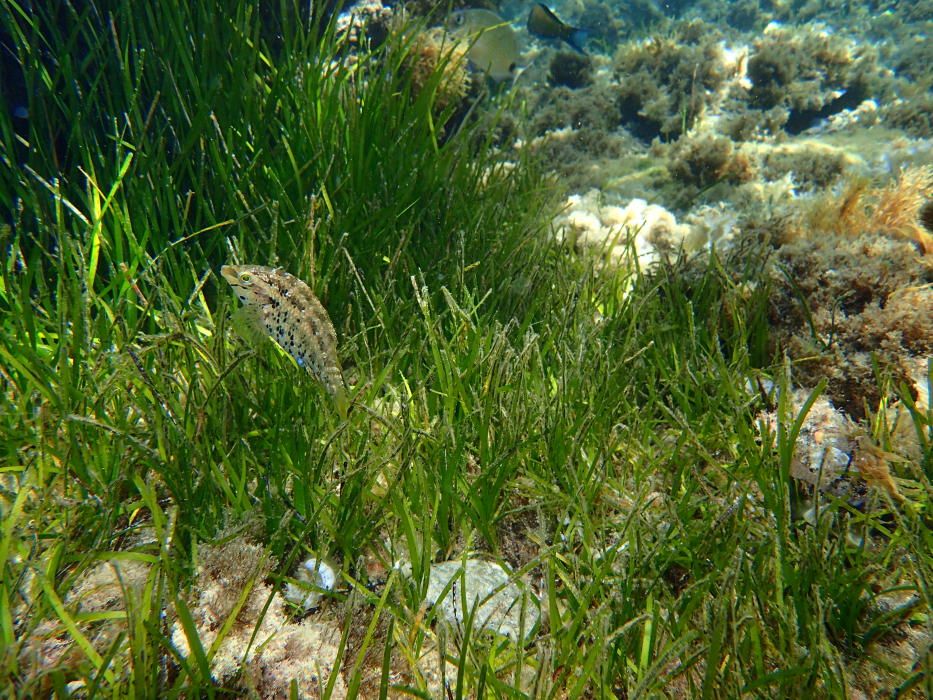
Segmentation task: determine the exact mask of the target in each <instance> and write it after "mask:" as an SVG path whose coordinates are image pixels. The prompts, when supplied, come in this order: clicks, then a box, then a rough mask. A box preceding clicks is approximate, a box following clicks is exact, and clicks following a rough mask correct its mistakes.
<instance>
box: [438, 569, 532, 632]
mask: <svg viewBox="0 0 933 700" xmlns="http://www.w3.org/2000/svg"><path fill="white" fill-rule="evenodd" d="M461 572H463V574H462V576H461ZM454 577H456V580H455V581H454V582H453V583H452V584H451V585H450V589H449V591H448V592H447V595H445V596H444V598H443V599H442V600H440V602H438V599H439V598H440V597H441V594H442V593H443V592H444V590H445V588H447V586H448V584H449V583H450V581H451V579H453V578H454ZM464 585H465V586H466V595H465V596H464V591H463V586H464ZM464 598H465V599H466V608H465V609H464V606H463V601H464ZM477 602H479V605H478V607H477V609H476V614H475V617H474V629H476V630H489V631H491V632H496V633H498V634H501V635H505V636H507V637H509V638H511V639H513V640H516V641H525V640H526V639H528V638H529V637H530V635H531V634H532V633H533V632H534V631H535V630H536V629H537V627H538V623H539V622H540V620H541V609H540V605H541V604H540V602H539V600H538V598H537V597H536V596H535V595H534V594H533V593H531V592H530V591H529V590H528V589H527V586H526V585H525V584H524V583H523V582H521V581H517V582H516V581H515V580H514V578H513V576H512V574H510V573H509V572H508V571H506V570H505V569H503V568H502V567H501V566H499V565H498V564H495V563H493V562H486V561H481V560H478V559H468V560H467V561H466V562H463V561H462V560H457V561H446V562H443V563H441V564H434V565H433V566H432V567H431V576H430V580H429V582H428V591H427V595H426V596H425V603H426V604H427V605H430V606H435V607H437V613H438V618H439V619H442V620H445V621H446V622H447V623H449V624H451V625H456V626H462V625H463V622H464V619H465V618H466V617H467V615H468V614H469V611H470V609H471V608H472V606H473V605H474V604H475V603H477ZM523 607H524V625H523V624H522V614H523V613H522V608H523Z"/></svg>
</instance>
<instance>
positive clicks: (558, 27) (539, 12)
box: [528, 2, 587, 54]
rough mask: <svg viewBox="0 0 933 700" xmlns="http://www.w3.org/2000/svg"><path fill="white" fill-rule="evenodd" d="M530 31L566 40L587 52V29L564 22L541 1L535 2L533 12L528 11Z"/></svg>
mask: <svg viewBox="0 0 933 700" xmlns="http://www.w3.org/2000/svg"><path fill="white" fill-rule="evenodd" d="M528 31H529V32H530V33H531V34H534V35H535V36H539V37H541V38H542V39H560V40H561V41H566V42H567V43H568V44H570V46H571V47H572V48H574V49H576V50H577V51H579V52H580V53H582V54H585V53H586V51H584V50H583V42H585V41H586V36H587V32H586V30H585V29H579V28H577V27H571V26H570V25H569V24H564V23H563V22H561V21H560V19H559V18H558V17H557V15H555V14H554V13H553V12H551V10H550V9H548V8H547V6H546V5H542V4H541V3H540V2H539V3H535V5H534V6H533V7H532V8H531V12H529V13H528Z"/></svg>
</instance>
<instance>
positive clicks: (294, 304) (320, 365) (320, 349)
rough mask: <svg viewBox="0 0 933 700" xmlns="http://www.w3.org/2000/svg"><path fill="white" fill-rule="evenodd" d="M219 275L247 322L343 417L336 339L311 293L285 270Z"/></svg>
mask: <svg viewBox="0 0 933 700" xmlns="http://www.w3.org/2000/svg"><path fill="white" fill-rule="evenodd" d="M220 274H221V275H223V278H224V279H225V280H227V282H228V283H229V284H230V286H231V287H233V291H234V292H235V293H236V295H237V296H238V297H239V298H240V301H242V302H243V311H244V312H245V314H246V315H247V317H248V318H249V320H250V321H251V323H252V324H254V325H255V326H256V327H257V328H258V329H259V330H261V331H262V332H263V333H265V334H268V335H270V336H272V337H273V338H274V339H275V341H276V342H277V343H278V344H279V345H280V346H281V347H282V349H284V350H285V351H286V352H287V353H288V354H289V355H291V356H292V357H293V358H295V362H296V363H298V366H299V367H304V368H305V369H306V370H308V371H309V372H310V373H311V374H312V375H314V376H315V377H316V378H317V379H318V380H319V381H320V382H321V383H322V384H323V385H324V387H325V388H326V389H327V391H328V392H330V394H331V395H332V396H334V397H335V399H336V400H337V404H338V408H340V410H341V413H345V410H346V404H345V399H344V396H345V393H344V382H343V372H342V371H341V369H340V359H339V358H338V356H337V334H336V332H335V331H334V325H333V324H332V323H331V321H330V316H328V315H327V309H325V308H324V306H323V305H322V304H321V302H320V301H319V300H318V298H317V297H316V296H315V295H314V292H312V291H311V288H310V287H309V286H308V285H306V284H305V283H304V282H302V281H301V280H300V279H298V278H297V277H295V276H294V275H290V274H289V273H287V272H285V270H282V269H280V268H272V267H263V266H261V265H224V266H223V267H222V268H221V269H220Z"/></svg>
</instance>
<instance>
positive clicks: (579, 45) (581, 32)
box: [566, 28, 590, 56]
mask: <svg viewBox="0 0 933 700" xmlns="http://www.w3.org/2000/svg"><path fill="white" fill-rule="evenodd" d="M589 38H590V33H589V32H588V31H587V30H585V29H576V28H574V29H573V31H571V32H570V33H569V35H568V36H567V39H566V41H567V43H568V44H570V46H571V48H573V49H575V50H576V51H579V52H580V53H582V54H583V55H584V56H585V55H586V51H584V50H583V45H584V44H585V43H586V40H587V39H589Z"/></svg>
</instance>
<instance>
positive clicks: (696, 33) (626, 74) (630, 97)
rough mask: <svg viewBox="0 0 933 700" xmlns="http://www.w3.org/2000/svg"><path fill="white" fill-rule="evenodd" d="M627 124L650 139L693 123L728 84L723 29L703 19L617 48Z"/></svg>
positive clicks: (621, 103) (621, 106) (623, 115)
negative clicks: (704, 21) (670, 33)
mask: <svg viewBox="0 0 933 700" xmlns="http://www.w3.org/2000/svg"><path fill="white" fill-rule="evenodd" d="M615 73H616V78H617V80H618V83H619V87H618V104H619V110H620V113H621V119H622V123H623V125H624V126H625V127H626V128H627V129H629V130H630V131H631V132H632V133H634V134H635V135H636V136H638V137H639V138H641V139H642V140H644V141H651V140H652V139H654V138H656V137H659V136H660V137H663V138H672V137H676V136H679V135H680V134H682V133H684V132H686V131H687V130H689V129H691V128H693V126H694V124H696V122H697V120H698V119H699V118H700V116H701V115H702V114H703V112H704V110H706V109H707V108H708V106H709V105H711V104H712V103H713V102H714V101H716V100H717V99H719V97H720V95H719V91H720V90H721V89H722V88H723V87H724V85H725V84H726V81H727V78H728V75H729V70H728V68H727V64H726V56H725V53H724V51H723V47H722V45H721V43H720V34H719V32H718V31H717V30H716V29H715V27H713V26H711V25H707V24H705V23H703V22H700V21H695V22H690V23H686V24H683V25H680V26H679V27H678V29H677V31H676V32H675V33H674V36H672V37H660V36H654V37H652V38H650V39H648V40H647V41H644V42H638V43H630V44H626V45H625V46H623V47H621V48H620V49H619V51H618V53H617V54H616V59H615Z"/></svg>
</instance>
